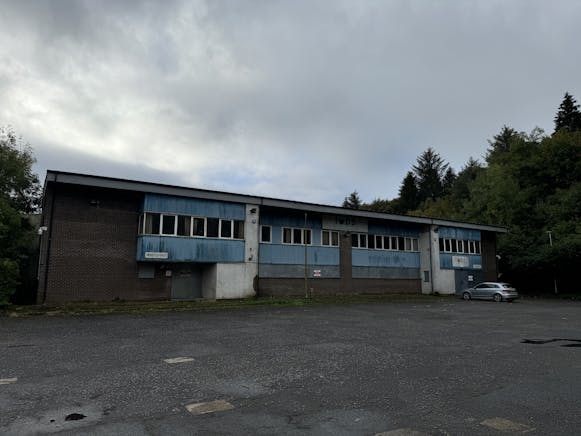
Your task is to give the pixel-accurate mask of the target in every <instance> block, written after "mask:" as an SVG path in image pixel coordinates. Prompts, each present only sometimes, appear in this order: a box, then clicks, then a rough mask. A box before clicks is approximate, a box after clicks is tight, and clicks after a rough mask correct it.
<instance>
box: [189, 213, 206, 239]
mask: <svg viewBox="0 0 581 436" xmlns="http://www.w3.org/2000/svg"><path fill="white" fill-rule="evenodd" d="M205 235H206V220H205V219H204V218H196V217H194V218H193V223H192V236H205Z"/></svg>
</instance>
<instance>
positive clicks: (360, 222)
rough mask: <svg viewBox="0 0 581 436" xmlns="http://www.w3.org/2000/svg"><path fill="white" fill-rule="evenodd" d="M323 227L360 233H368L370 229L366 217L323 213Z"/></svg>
mask: <svg viewBox="0 0 581 436" xmlns="http://www.w3.org/2000/svg"><path fill="white" fill-rule="evenodd" d="M323 228H324V229H328V230H342V231H345V232H359V233H367V230H368V226H367V220H366V219H365V218H357V217H352V216H343V215H323Z"/></svg>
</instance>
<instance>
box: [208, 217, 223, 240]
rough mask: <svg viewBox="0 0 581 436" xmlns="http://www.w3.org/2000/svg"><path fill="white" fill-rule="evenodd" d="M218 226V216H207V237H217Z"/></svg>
mask: <svg viewBox="0 0 581 436" xmlns="http://www.w3.org/2000/svg"><path fill="white" fill-rule="evenodd" d="M219 226H220V220H219V219H218V218H208V219H207V220H206V236H207V237H208V238H217V237H218V228H219Z"/></svg>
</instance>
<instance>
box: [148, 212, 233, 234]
mask: <svg viewBox="0 0 581 436" xmlns="http://www.w3.org/2000/svg"><path fill="white" fill-rule="evenodd" d="M139 233H140V234H142V235H163V236H187V237H194V238H224V239H244V221H238V220H227V219H221V218H205V217H197V216H189V215H170V214H164V213H150V212H147V213H144V214H142V215H141V216H140V217H139Z"/></svg>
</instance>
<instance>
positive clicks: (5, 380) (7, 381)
mask: <svg viewBox="0 0 581 436" xmlns="http://www.w3.org/2000/svg"><path fill="white" fill-rule="evenodd" d="M17 381H18V378H17V377H14V378H0V385H10V384H12V383H16V382H17Z"/></svg>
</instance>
